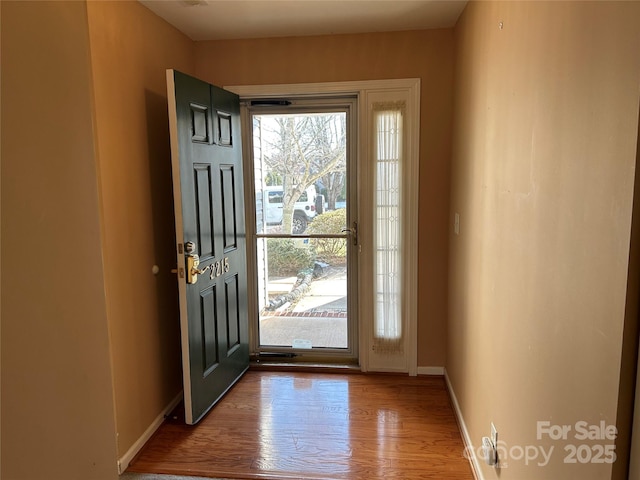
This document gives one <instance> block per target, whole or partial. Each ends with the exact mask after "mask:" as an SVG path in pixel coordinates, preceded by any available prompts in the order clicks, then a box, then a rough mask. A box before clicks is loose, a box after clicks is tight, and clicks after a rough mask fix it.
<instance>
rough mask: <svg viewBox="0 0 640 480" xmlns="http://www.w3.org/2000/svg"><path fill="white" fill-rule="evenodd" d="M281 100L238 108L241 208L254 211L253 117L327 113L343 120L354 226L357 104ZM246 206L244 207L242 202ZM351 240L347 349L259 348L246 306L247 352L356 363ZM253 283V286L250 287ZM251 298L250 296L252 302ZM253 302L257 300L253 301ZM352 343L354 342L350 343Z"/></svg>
mask: <svg viewBox="0 0 640 480" xmlns="http://www.w3.org/2000/svg"><path fill="white" fill-rule="evenodd" d="M280 98H281V99H282V100H285V101H287V102H288V101H291V104H288V105H286V106H280V105H274V106H269V105H258V106H253V107H252V106H250V105H245V104H241V112H242V122H243V131H245V132H247V135H246V136H245V138H244V139H243V144H244V171H245V205H249V204H250V205H252V206H254V208H256V207H255V206H256V204H257V202H256V198H255V196H254V195H255V190H256V188H255V187H256V185H255V182H256V171H255V159H254V155H255V153H254V143H253V121H252V120H253V118H252V117H253V116H254V115H258V116H259V115H285V114H294V113H295V114H299V115H305V114H311V115H313V114H316V113H329V112H338V113H339V112H343V113H345V115H346V119H347V124H346V128H347V132H348V133H347V138H348V142H347V151H346V155H347V163H346V166H347V182H348V192H349V193H348V197H349V198H348V199H347V202H348V205H349V206H348V212H347V223H348V225H351V224H352V223H353V222H358V213H359V210H358V201H357V196H358V195H357V192H358V175H357V143H358V140H357V138H358V129H357V117H358V112H357V100H356V98H355V97H354V96H349V97H346V96H340V97H331V98H324V97H320V98H319V97H313V98H299V97H293V96H286V97H280ZM249 132H251V135H250V134H249ZM249 188H251V191H249ZM247 201H248V202H249V204H246V202H247ZM253 218H255V217H252V220H251V221H249V222H248V223H247V238H248V239H250V240H249V241H248V242H247V258H248V259H250V264H251V267H250V268H255V270H252V271H251V273H250V274H249V279H250V284H249V289H250V290H251V291H252V292H258V294H259V293H260V292H259V285H258V283H257V277H258V275H259V273H258V272H259V271H260V268H259V267H258V263H259V262H258V259H257V258H256V257H257V255H256V252H255V248H256V244H255V240H257V239H258V235H259V234H258V233H257V232H256V225H255V222H254V221H253ZM300 236H301V238H305V235H304V234H302V235H300ZM351 238H352V237H350V236H349V235H348V234H345V235H344V239H345V241H347V243H348V246H347V249H348V252H349V254H348V255H347V269H348V282H347V288H348V291H347V302H348V303H347V305H348V318H349V320H348V323H347V329H348V339H349V340H348V345H347V348H337V347H321V348H317V349H311V350H307V349H297V350H296V349H294V348H292V347H275V346H261V345H260V338H259V337H260V335H259V333H260V332H259V331H257V330H256V329H255V326H256V325H259V317H260V308H259V305H258V304H257V303H256V304H255V308H254V305H253V304H251V303H250V308H251V313H252V314H253V315H254V316H255V317H256V318H253V317H252V318H250V326H251V331H250V349H251V352H252V353H253V352H256V353H267V354H276V355H277V354H285V355H286V354H288V353H293V354H295V355H298V356H300V357H301V358H300V360H301V361H306V362H310V361H313V362H323V361H327V362H332V363H347V364H350V363H353V362H355V361H357V360H359V355H358V351H359V342H358V341H357V339H358V338H359V337H358V323H359V322H358V320H359V317H358V304H357V298H358V291H357V287H358V273H359V269H358V246H357V245H353V244H351V243H350V242H351ZM253 283H255V285H253ZM254 297H255V296H252V300H254ZM256 298H257V297H256ZM354 339H355V340H354Z"/></svg>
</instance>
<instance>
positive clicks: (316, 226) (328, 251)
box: [306, 208, 347, 263]
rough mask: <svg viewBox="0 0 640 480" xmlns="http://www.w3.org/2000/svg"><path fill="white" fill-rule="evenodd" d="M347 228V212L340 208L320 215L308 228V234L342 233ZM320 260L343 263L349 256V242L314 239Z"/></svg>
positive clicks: (312, 241) (340, 239)
mask: <svg viewBox="0 0 640 480" xmlns="http://www.w3.org/2000/svg"><path fill="white" fill-rule="evenodd" d="M346 226H347V210H346V209H345V208H340V209H338V210H333V211H332V212H326V213H323V214H322V215H318V216H317V217H316V218H314V219H313V222H311V223H310V224H309V226H308V227H307V232H306V233H311V234H322V233H331V234H334V233H342V229H343V228H345V227H346ZM310 243H311V245H312V246H313V247H314V248H315V251H316V254H317V255H318V258H319V259H320V260H322V261H325V262H327V263H343V262H344V259H345V258H346V256H347V240H345V239H342V238H322V239H319V238H314V239H312V240H311V241H310Z"/></svg>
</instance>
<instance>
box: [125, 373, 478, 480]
mask: <svg viewBox="0 0 640 480" xmlns="http://www.w3.org/2000/svg"><path fill="white" fill-rule="evenodd" d="M176 412H178V411H176ZM181 415H182V414H181V413H178V418H175V419H174V418H170V419H169V420H167V421H166V422H165V423H164V424H163V425H162V426H161V427H160V429H159V430H158V431H157V432H156V434H155V435H154V436H153V437H152V438H151V440H149V442H148V443H147V445H146V446H145V447H144V448H143V450H142V451H141V453H140V454H139V455H138V457H137V458H136V459H135V460H134V462H133V463H132V464H131V466H130V468H129V470H128V471H132V472H145V473H167V474H178V475H194V476H204V477H226V478H241V479H305V480H319V479H323V480H324V479H363V480H364V479H376V478H397V479H403V480H412V479H460V480H466V479H468V480H472V479H473V475H472V473H471V468H470V466H469V463H468V461H467V460H466V459H465V458H464V457H463V450H464V445H463V443H462V439H461V437H460V432H459V430H458V426H457V424H456V420H455V417H454V413H453V410H452V408H451V405H450V402H449V397H448V394H447V391H446V388H445V384H444V380H443V379H442V378H441V377H417V378H416V377H408V376H396V375H363V374H335V373H326V374H325V373H291V372H265V371H249V372H247V373H246V374H245V376H244V377H243V378H242V380H241V381H240V382H238V384H236V386H234V387H233V388H232V389H231V391H229V393H228V394H227V395H226V396H225V397H224V398H223V399H222V400H221V401H220V403H218V405H216V406H215V407H214V408H213V409H212V410H211V412H209V414H208V415H207V416H206V417H205V418H204V419H203V420H202V421H201V422H200V423H199V424H198V425H197V426H188V425H185V424H184V421H183V418H182V417H181Z"/></svg>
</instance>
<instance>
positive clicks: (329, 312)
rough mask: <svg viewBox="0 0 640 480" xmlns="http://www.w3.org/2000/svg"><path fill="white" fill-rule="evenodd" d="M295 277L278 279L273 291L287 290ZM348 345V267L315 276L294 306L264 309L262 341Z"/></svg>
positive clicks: (271, 285)
mask: <svg viewBox="0 0 640 480" xmlns="http://www.w3.org/2000/svg"><path fill="white" fill-rule="evenodd" d="M295 280H296V279H295V277H290V278H281V279H274V280H272V281H270V282H269V292H270V293H271V292H273V293H275V292H281V291H282V292H283V293H287V292H288V291H287V290H286V288H289V289H291V288H292V287H293V284H294V283H295ZM294 343H296V345H297V346H301V345H308V346H309V348H310V347H311V346H312V347H328V348H347V346H348V344H347V270H346V268H345V267H337V268H336V267H334V268H332V269H331V270H330V271H329V273H328V275H327V276H325V277H323V278H319V279H314V280H313V282H311V285H310V287H309V290H308V291H307V292H306V293H305V295H304V296H303V297H302V298H300V299H299V300H298V301H297V302H296V304H295V305H293V307H291V305H288V306H287V308H285V309H282V310H280V311H275V312H263V314H262V315H261V320H260V344H261V345H273V346H287V347H291V346H292V345H293V344H294Z"/></svg>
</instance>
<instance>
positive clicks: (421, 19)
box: [139, 0, 467, 40]
mask: <svg viewBox="0 0 640 480" xmlns="http://www.w3.org/2000/svg"><path fill="white" fill-rule="evenodd" d="M139 1H140V3H142V4H143V5H145V6H146V7H147V8H149V9H150V10H152V11H153V12H155V13H156V14H157V15H159V16H160V17H162V18H164V19H165V20H166V21H167V22H169V23H170V24H172V25H173V26H175V27H176V28H178V30H180V31H182V32H183V33H185V34H186V35H187V36H189V37H190V38H191V39H192V40H220V39H238V38H265V37H290V36H302V35H330V34H342V33H364V32H388V31H400V30H422V29H428V28H445V27H452V26H453V25H454V24H455V23H456V21H457V19H458V17H459V16H460V13H461V12H462V10H463V9H464V7H465V5H466V4H467V1H466V0H465V1H462V0H139Z"/></svg>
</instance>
